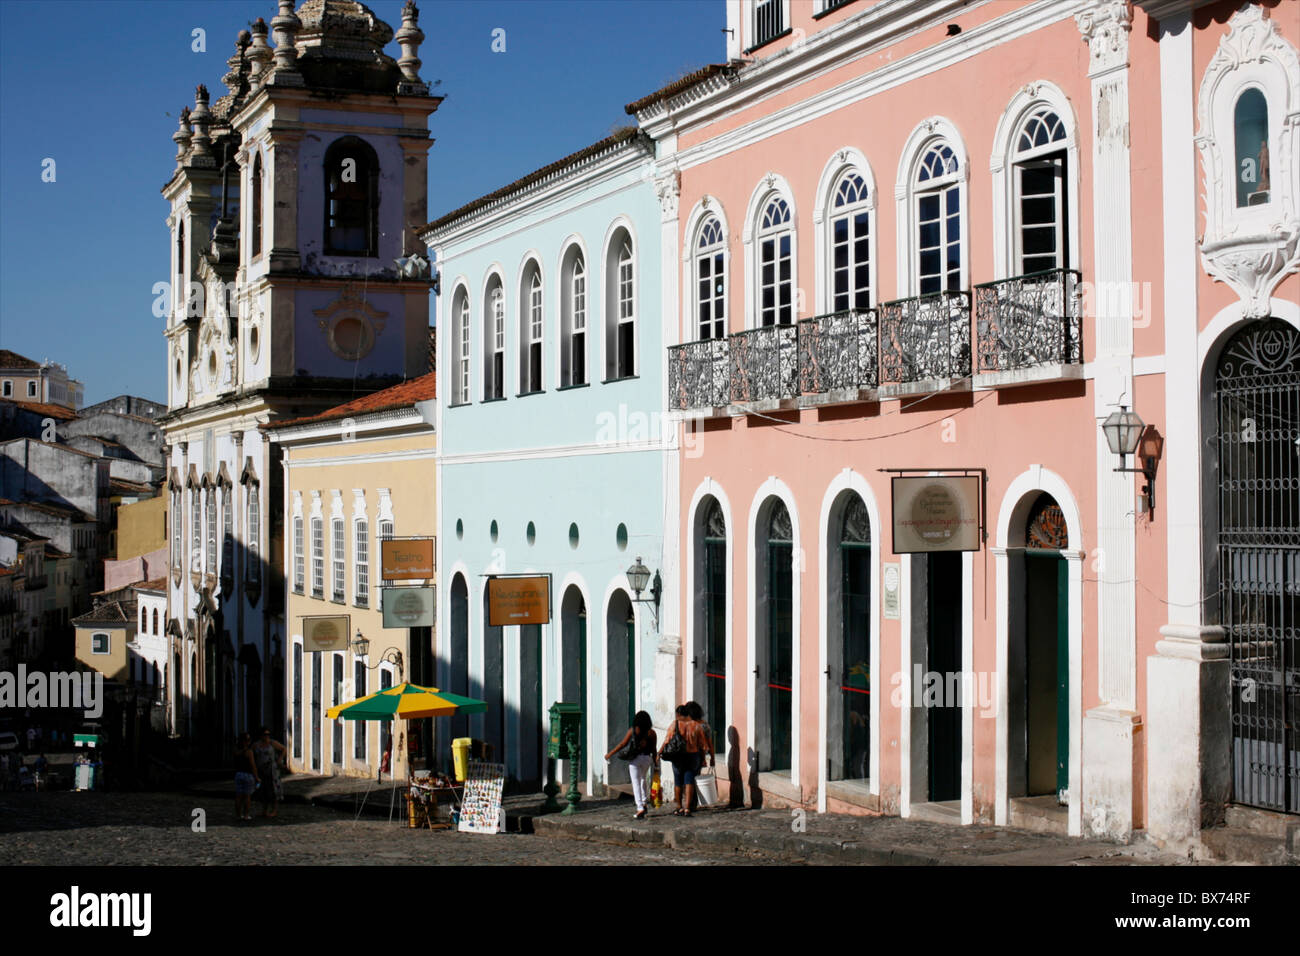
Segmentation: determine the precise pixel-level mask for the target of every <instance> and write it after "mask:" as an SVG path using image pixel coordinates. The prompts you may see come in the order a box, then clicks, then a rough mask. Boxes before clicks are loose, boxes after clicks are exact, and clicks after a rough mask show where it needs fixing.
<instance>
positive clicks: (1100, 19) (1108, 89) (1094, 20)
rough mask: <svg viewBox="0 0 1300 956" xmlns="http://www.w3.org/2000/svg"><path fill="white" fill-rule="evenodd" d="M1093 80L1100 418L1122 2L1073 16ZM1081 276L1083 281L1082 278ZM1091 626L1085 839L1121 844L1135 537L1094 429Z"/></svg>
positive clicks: (1128, 225)
mask: <svg viewBox="0 0 1300 956" xmlns="http://www.w3.org/2000/svg"><path fill="white" fill-rule="evenodd" d="M1076 22H1077V23H1078V26H1079V30H1080V32H1081V33H1082V34H1083V39H1084V41H1085V42H1086V43H1087V44H1088V50H1089V69H1088V76H1089V78H1090V79H1091V81H1092V137H1091V139H1092V167H1093V181H1092V200H1093V222H1094V236H1093V239H1094V263H1095V268H1096V273H1095V275H1094V276H1092V277H1091V278H1092V282H1093V289H1094V292H1093V295H1092V297H1091V306H1092V308H1091V311H1092V313H1093V321H1094V329H1095V336H1096V337H1095V354H1096V359H1095V368H1096V379H1095V382H1096V387H1095V390H1094V394H1095V403H1096V404H1095V412H1096V417H1097V419H1098V420H1099V421H1100V420H1102V419H1104V418H1105V417H1106V416H1107V415H1108V414H1109V413H1110V412H1111V411H1113V410H1114V408H1115V407H1116V406H1118V405H1120V404H1127V405H1130V406H1132V404H1133V237H1132V183H1131V173H1132V170H1131V160H1130V147H1129V69H1128V45H1129V34H1130V31H1131V30H1132V26H1133V11H1132V9H1131V8H1130V6H1129V4H1128V3H1127V2H1124V0H1097V2H1095V3H1094V4H1093V5H1092V6H1091V7H1090V8H1089V9H1087V10H1085V11H1084V12H1083V13H1080V14H1078V16H1077V17H1076ZM1085 278H1088V277H1086V276H1085ZM1094 440H1095V443H1096V444H1095V447H1096V454H1097V550H1096V552H1095V554H1096V558H1095V560H1094V562H1093V567H1094V569H1095V571H1096V573H1097V577H1098V581H1099V583H1098V589H1097V592H1098V597H1097V602H1098V608H1097V620H1098V629H1099V637H1100V648H1099V654H1100V660H1099V662H1098V663H1099V665H1100V666H1099V671H1100V680H1099V691H1100V697H1101V704H1100V705H1099V706H1098V707H1096V708H1094V709H1093V710H1091V711H1089V712H1088V713H1087V715H1085V717H1084V733H1083V737H1084V740H1083V746H1084V765H1083V821H1082V822H1083V827H1084V832H1085V833H1087V834H1091V835H1095V836H1106V837H1110V838H1112V839H1121V840H1123V839H1128V838H1129V836H1130V835H1131V834H1132V830H1133V827H1134V825H1135V820H1134V802H1135V801H1134V797H1135V792H1134V788H1135V779H1136V775H1137V769H1138V761H1139V760H1140V759H1141V755H1140V747H1139V733H1140V729H1141V724H1142V718H1141V716H1140V715H1139V714H1138V713H1137V660H1136V653H1137V631H1136V612H1137V607H1136V589H1135V580H1136V544H1137V542H1136V534H1135V519H1134V514H1135V511H1136V507H1135V491H1136V489H1135V487H1134V481H1133V476H1132V475H1131V474H1125V473H1120V472H1116V471H1115V470H1114V469H1115V467H1116V465H1117V464H1118V462H1117V461H1116V460H1115V456H1114V455H1112V454H1111V452H1110V449H1109V448H1108V447H1107V445H1106V441H1105V437H1104V435H1103V434H1102V432H1101V429H1100V428H1098V429H1097V431H1096V434H1095V437H1094Z"/></svg>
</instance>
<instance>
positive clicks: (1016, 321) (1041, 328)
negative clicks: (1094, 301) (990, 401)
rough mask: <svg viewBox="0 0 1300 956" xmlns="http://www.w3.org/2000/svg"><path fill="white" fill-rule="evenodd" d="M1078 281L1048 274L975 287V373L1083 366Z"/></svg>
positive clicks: (1067, 273)
mask: <svg viewBox="0 0 1300 956" xmlns="http://www.w3.org/2000/svg"><path fill="white" fill-rule="evenodd" d="M1081 291H1082V290H1081V286H1080V276H1079V273H1078V272H1077V271H1075V270H1074V269H1050V270H1048V271H1046V272H1035V273H1032V274H1030V275H1024V276H1016V277H1014V278H1011V279H1002V280H999V281H997V282H985V283H983V284H982V285H977V286H976V287H975V336H976V346H975V350H976V354H977V356H978V358H977V371H979V372H1005V371H1010V370H1012V369H1025V368H1033V367H1034V366H1038V365H1049V364H1063V365H1077V364H1080V363H1081V362H1083V317H1082V313H1083V309H1082V304H1081V303H1082V295H1081Z"/></svg>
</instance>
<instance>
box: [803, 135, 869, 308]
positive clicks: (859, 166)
mask: <svg viewBox="0 0 1300 956" xmlns="http://www.w3.org/2000/svg"><path fill="white" fill-rule="evenodd" d="M850 171H852V172H855V173H857V174H858V175H859V176H861V177H862V181H863V182H864V183H866V184H867V199H866V211H867V216H868V223H869V225H868V229H869V230H870V231H869V232H868V235H867V257H868V262H867V271H868V275H869V278H868V282H869V283H870V285H871V304H872V305H873V306H874V305H877V304H879V302H880V295H879V286H878V285H877V284H876V249H877V235H878V232H879V229H878V226H879V223H880V217H879V216H877V214H876V201H877V198H878V195H877V192H876V177H875V174H874V173H873V172H872V169H871V164H870V163H868V162H867V157H866V156H865V155H864V154H863V152H862V151H861V150H859V149H856V148H854V147H852V146H845V147H844V148H843V149H839V150H836V151H835V153H834V154H833V155H832V156H831V158H830V159H829V160H828V161H827V163H826V167H825V168H824V169H823V170H822V175H821V179H820V180H818V182H817V203H816V205H815V206H814V207H813V255H814V258H815V259H816V263H817V276H816V280H815V289H814V298H815V302H814V308H815V311H816V314H817V315H825V314H827V313H829V312H834V311H835V309H834V307H833V306H834V301H833V298H834V292H833V290H834V286H835V283H834V263H833V262H832V261H831V251H832V248H833V245H834V244H833V243H832V241H831V225H830V224H831V222H833V221H834V219H835V218H836V215H837V214H836V211H835V196H834V191H835V188H836V186H838V185H839V183H840V180H841V179H842V178H843V177H844V175H845V174H846V173H848V172H850Z"/></svg>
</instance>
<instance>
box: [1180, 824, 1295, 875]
mask: <svg viewBox="0 0 1300 956" xmlns="http://www.w3.org/2000/svg"><path fill="white" fill-rule="evenodd" d="M1297 832H1300V828H1298V831H1297ZM1291 846H1292V848H1293V850H1292V851H1288V848H1287V841H1286V839H1284V838H1282V839H1279V838H1278V837H1276V836H1273V835H1271V834H1267V833H1260V832H1259V831H1258V830H1247V829H1243V828H1240V827H1213V828H1212V829H1209V830H1202V831H1201V848H1202V850H1203V851H1204V852H1205V853H1206V854H1207V855H1208V857H1209V859H1211V860H1214V861H1216V862H1219V863H1250V864H1264V865H1272V866H1276V865H1279V864H1295V863H1297V862H1300V857H1297V856H1296V855H1295V853H1294V852H1293V851H1294V849H1295V848H1296V844H1295V842H1294V841H1292V844H1291Z"/></svg>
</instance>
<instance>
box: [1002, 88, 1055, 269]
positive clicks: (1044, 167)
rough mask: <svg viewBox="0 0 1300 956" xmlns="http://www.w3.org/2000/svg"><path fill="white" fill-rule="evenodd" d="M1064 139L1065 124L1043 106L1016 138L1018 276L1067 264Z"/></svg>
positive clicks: (1015, 182)
mask: <svg viewBox="0 0 1300 956" xmlns="http://www.w3.org/2000/svg"><path fill="white" fill-rule="evenodd" d="M1065 138H1066V133H1065V124H1064V123H1062V122H1061V119H1060V117H1059V116H1057V114H1056V113H1055V112H1054V111H1053V110H1051V109H1050V108H1048V107H1043V108H1042V109H1039V110H1037V111H1035V112H1034V113H1033V114H1032V115H1031V116H1030V117H1029V119H1027V120H1026V121H1025V125H1024V126H1023V127H1022V128H1021V130H1020V135H1019V137H1018V138H1017V140H1016V155H1015V158H1014V163H1015V179H1014V183H1013V188H1014V189H1015V216H1016V223H1015V235H1016V253H1017V260H1018V261H1017V264H1016V266H1017V272H1018V274H1019V275H1032V274H1033V273H1035V272H1046V271H1047V270H1049V269H1064V268H1067V267H1068V265H1069V250H1068V249H1067V248H1066V236H1067V235H1068V229H1067V222H1066V217H1067V203H1066V201H1065V175H1066V168H1065V163H1066V153H1065V149H1064V141H1065Z"/></svg>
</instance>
